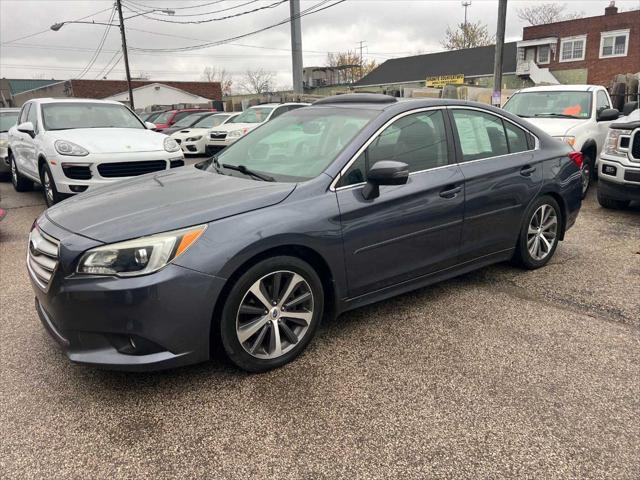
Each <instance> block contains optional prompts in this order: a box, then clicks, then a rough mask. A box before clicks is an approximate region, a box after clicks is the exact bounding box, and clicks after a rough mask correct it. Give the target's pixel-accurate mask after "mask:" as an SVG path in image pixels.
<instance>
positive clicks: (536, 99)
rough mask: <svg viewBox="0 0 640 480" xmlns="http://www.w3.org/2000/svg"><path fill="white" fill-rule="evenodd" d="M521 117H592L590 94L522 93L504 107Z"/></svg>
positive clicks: (561, 92)
mask: <svg viewBox="0 0 640 480" xmlns="http://www.w3.org/2000/svg"><path fill="white" fill-rule="evenodd" d="M503 108H504V109H505V110H506V111H507V112H511V113H513V114H514V115H518V116H519V117H524V118H528V117H558V118H589V117H591V93H590V92H572V91H564V92H563V91H557V92H520V93H516V94H515V95H513V96H512V97H511V98H510V99H509V101H507V103H506V104H505V105H504V107H503Z"/></svg>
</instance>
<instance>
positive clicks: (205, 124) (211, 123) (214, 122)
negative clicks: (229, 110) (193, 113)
mask: <svg viewBox="0 0 640 480" xmlns="http://www.w3.org/2000/svg"><path fill="white" fill-rule="evenodd" d="M227 117H228V115H209V116H208V117H204V118H203V119H202V120H200V121H199V122H198V123H196V124H195V125H194V126H193V128H212V127H217V126H218V125H220V124H221V123H222V122H224V121H225V120H226V118H227Z"/></svg>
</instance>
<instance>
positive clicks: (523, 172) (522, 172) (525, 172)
mask: <svg viewBox="0 0 640 480" xmlns="http://www.w3.org/2000/svg"><path fill="white" fill-rule="evenodd" d="M535 171H536V167H532V166H530V165H525V166H524V167H522V169H520V175H522V176H524V177H528V176H529V175H531V174H532V173H533V172H535Z"/></svg>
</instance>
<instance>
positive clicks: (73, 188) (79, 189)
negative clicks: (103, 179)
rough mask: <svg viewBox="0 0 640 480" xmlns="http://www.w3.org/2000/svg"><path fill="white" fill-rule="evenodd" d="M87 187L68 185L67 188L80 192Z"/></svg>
mask: <svg viewBox="0 0 640 480" xmlns="http://www.w3.org/2000/svg"><path fill="white" fill-rule="evenodd" d="M87 188H89V186H88V185H69V189H70V190H71V191H72V192H74V193H82V192H84V191H85V190H86V189H87Z"/></svg>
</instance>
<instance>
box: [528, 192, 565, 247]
mask: <svg viewBox="0 0 640 480" xmlns="http://www.w3.org/2000/svg"><path fill="white" fill-rule="evenodd" d="M542 197H551V198H553V199H554V200H555V201H556V203H557V204H558V206H559V207H560V214H561V215H562V222H561V223H560V234H559V235H558V239H559V240H564V234H565V232H566V230H567V204H566V201H565V199H564V198H563V197H562V195H561V194H560V193H558V192H557V191H555V190H541V191H540V193H538V195H536V196H535V197H534V198H533V199H532V200H531V202H530V203H529V205H527V211H528V210H529V208H530V207H531V205H533V203H534V202H536V201H538V200H539V199H540V198H542ZM523 221H524V222H526V221H527V219H526V218H525V219H524V220H523Z"/></svg>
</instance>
